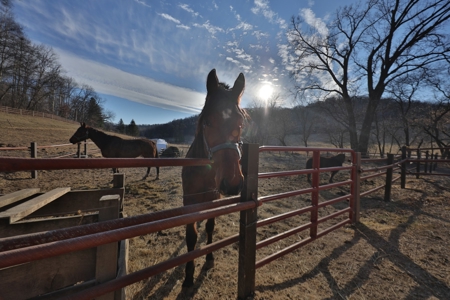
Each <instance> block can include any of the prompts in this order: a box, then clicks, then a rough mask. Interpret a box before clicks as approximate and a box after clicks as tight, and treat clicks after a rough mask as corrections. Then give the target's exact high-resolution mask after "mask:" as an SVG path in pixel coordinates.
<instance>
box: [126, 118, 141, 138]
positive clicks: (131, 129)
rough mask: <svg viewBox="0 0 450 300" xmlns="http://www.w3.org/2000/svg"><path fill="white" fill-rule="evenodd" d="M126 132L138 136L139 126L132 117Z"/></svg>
mask: <svg viewBox="0 0 450 300" xmlns="http://www.w3.org/2000/svg"><path fill="white" fill-rule="evenodd" d="M127 134H128V135H131V136H139V127H137V125H136V123H135V122H134V120H133V119H132V120H131V122H130V125H128V126H127Z"/></svg>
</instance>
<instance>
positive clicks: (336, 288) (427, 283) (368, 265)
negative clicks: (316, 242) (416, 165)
mask: <svg viewBox="0 0 450 300" xmlns="http://www.w3.org/2000/svg"><path fill="white" fill-rule="evenodd" d="M438 188H439V187H438ZM420 192H421V193H422V195H421V200H424V199H426V198H427V197H428V196H429V195H428V194H427V193H426V192H423V191H420ZM378 201H380V202H384V201H382V200H378ZM418 202H419V203H422V204H423V201H418ZM398 204H399V206H400V207H401V208H402V209H408V210H410V211H411V212H412V214H411V215H410V216H409V217H408V219H407V221H406V222H404V223H401V224H399V225H398V226H396V227H395V228H393V229H392V230H391V232H390V234H389V237H388V238H387V240H386V238H384V237H382V236H381V235H380V234H379V233H377V232H376V231H375V230H374V229H371V228H369V227H368V226H366V225H365V224H364V223H358V224H356V225H354V226H352V228H354V229H355V235H354V237H353V238H352V239H351V240H347V241H345V242H344V243H343V244H342V245H341V246H339V247H336V248H334V249H333V251H332V253H331V254H330V255H328V256H327V257H324V258H323V259H322V260H320V261H319V262H318V263H317V265H316V266H315V267H314V269H312V270H311V271H309V272H307V273H305V274H303V275H302V276H300V277H297V278H293V279H290V280H287V281H284V282H282V283H277V284H271V285H257V286H256V291H258V292H260V293H264V292H266V291H280V290H283V289H288V288H291V287H294V286H296V285H299V284H303V283H306V282H308V281H309V280H311V279H313V278H314V277H316V276H318V275H322V276H324V277H325V278H326V281H327V284H328V286H329V287H330V290H331V292H332V293H333V296H332V297H330V298H329V299H341V298H346V297H349V296H351V295H352V294H354V293H355V292H357V291H358V289H360V288H361V287H362V286H363V285H364V284H365V283H366V282H367V281H369V280H370V277H371V274H372V273H373V271H374V270H375V268H376V267H377V260H379V258H380V257H382V258H383V259H388V260H389V261H390V262H391V263H392V264H393V265H395V266H396V267H397V268H399V269H400V270H401V271H402V272H404V274H406V275H407V276H409V277H410V278H411V279H412V280H413V281H414V282H415V284H416V285H415V286H412V287H410V290H409V291H407V296H406V297H405V299H419V298H420V299H428V298H430V297H436V298H438V299H444V298H445V297H446V295H450V287H449V286H448V285H446V283H445V282H444V281H442V280H440V279H439V278H437V277H436V276H434V275H433V274H431V273H430V272H429V271H427V270H426V269H424V268H423V267H421V266H420V265H418V264H417V263H416V262H414V261H413V260H412V259H411V258H410V257H408V256H407V255H405V254H403V253H402V252H401V250H400V243H399V241H400V238H401V236H402V234H403V233H405V232H406V230H407V229H408V228H410V227H411V226H412V225H413V224H414V223H415V221H416V220H417V218H418V217H419V216H421V215H425V216H427V217H432V218H436V219H437V220H440V221H444V222H449V221H448V220H445V219H443V218H440V217H437V216H434V215H430V214H429V213H427V212H425V211H423V210H422V206H419V207H415V208H411V207H408V206H407V205H406V204H402V203H398ZM363 240H364V241H365V242H366V243H367V244H369V245H371V246H372V247H373V248H374V249H376V252H375V253H373V254H372V255H371V257H369V258H367V259H365V262H364V263H363V265H362V266H361V267H360V268H359V270H358V271H357V272H356V273H355V274H354V275H353V277H352V279H351V280H350V281H349V282H347V283H346V284H345V285H343V286H342V285H341V286H340V285H339V283H338V282H337V280H336V279H335V277H334V276H333V274H332V273H331V270H332V268H331V266H330V265H331V264H332V262H333V261H335V260H338V258H339V257H340V256H342V255H344V254H345V253H346V252H347V251H349V250H350V249H351V248H352V247H353V246H355V245H356V244H358V243H359V242H360V241H363Z"/></svg>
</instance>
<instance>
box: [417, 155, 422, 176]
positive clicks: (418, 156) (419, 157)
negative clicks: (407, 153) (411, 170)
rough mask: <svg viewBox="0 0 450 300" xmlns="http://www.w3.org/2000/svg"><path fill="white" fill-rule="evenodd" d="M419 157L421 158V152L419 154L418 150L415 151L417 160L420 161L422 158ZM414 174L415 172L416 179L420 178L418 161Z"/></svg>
mask: <svg viewBox="0 0 450 300" xmlns="http://www.w3.org/2000/svg"><path fill="white" fill-rule="evenodd" d="M421 156H422V152H420V149H417V159H421V158H422V157H421ZM416 172H417V174H416V179H419V178H420V176H419V174H420V161H418V162H416Z"/></svg>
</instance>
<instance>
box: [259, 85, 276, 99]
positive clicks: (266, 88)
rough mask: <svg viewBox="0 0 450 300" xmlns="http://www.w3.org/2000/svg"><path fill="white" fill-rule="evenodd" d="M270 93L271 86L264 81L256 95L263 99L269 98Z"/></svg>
mask: <svg viewBox="0 0 450 300" xmlns="http://www.w3.org/2000/svg"><path fill="white" fill-rule="evenodd" d="M272 94H273V87H272V85H270V84H267V83H266V84H264V85H263V86H262V87H260V88H259V91H258V97H259V98H260V99H262V100H264V101H267V100H269V98H270V97H271V96H272Z"/></svg>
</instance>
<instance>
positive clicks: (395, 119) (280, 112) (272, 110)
mask: <svg viewBox="0 0 450 300" xmlns="http://www.w3.org/2000/svg"><path fill="white" fill-rule="evenodd" d="M352 104H353V107H354V109H355V111H359V112H361V113H360V114H357V120H356V121H357V124H358V126H359V128H360V126H361V123H362V119H363V112H364V111H365V107H366V106H367V104H368V99H367V98H355V99H354V100H353V103H352ZM246 111H247V113H248V114H249V116H250V118H249V120H248V121H247V122H246V125H245V128H244V132H243V136H242V140H243V141H244V142H247V143H258V144H260V145H268V144H270V145H283V146H288V145H299V146H309V145H310V143H311V142H314V141H317V139H320V140H322V141H325V142H328V143H331V144H333V145H334V146H336V147H339V148H349V147H350V143H349V134H348V128H349V127H348V121H347V120H348V118H347V116H346V110H345V109H344V108H343V102H342V100H341V99H339V98H329V99H327V100H326V101H322V102H315V103H312V104H309V105H307V106H295V107H293V108H285V107H280V106H277V105H274V104H272V105H270V106H269V107H263V106H257V105H254V106H253V107H249V108H246ZM449 111H450V104H449V103H448V101H447V102H445V101H438V102H433V103H430V102H421V101H413V100H411V101H399V100H395V99H382V101H381V102H380V105H379V107H378V109H377V113H376V116H375V121H374V123H373V125H372V130H371V147H370V152H371V153H378V154H381V155H382V156H383V155H384V154H385V153H387V152H392V151H393V149H398V148H400V147H401V146H404V145H407V146H408V145H409V146H414V147H419V146H422V147H425V146H426V147H431V146H432V147H445V146H449V145H450V136H449V134H448V132H449V126H450V116H449V114H448V112H449ZM197 119H198V116H193V117H189V118H185V119H177V120H174V121H172V122H169V123H166V124H157V125H139V129H140V133H141V136H145V137H148V138H155V137H157V138H163V139H166V140H168V141H171V142H174V143H183V142H190V139H191V138H192V137H193V136H194V134H195V128H196V123H197Z"/></svg>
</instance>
